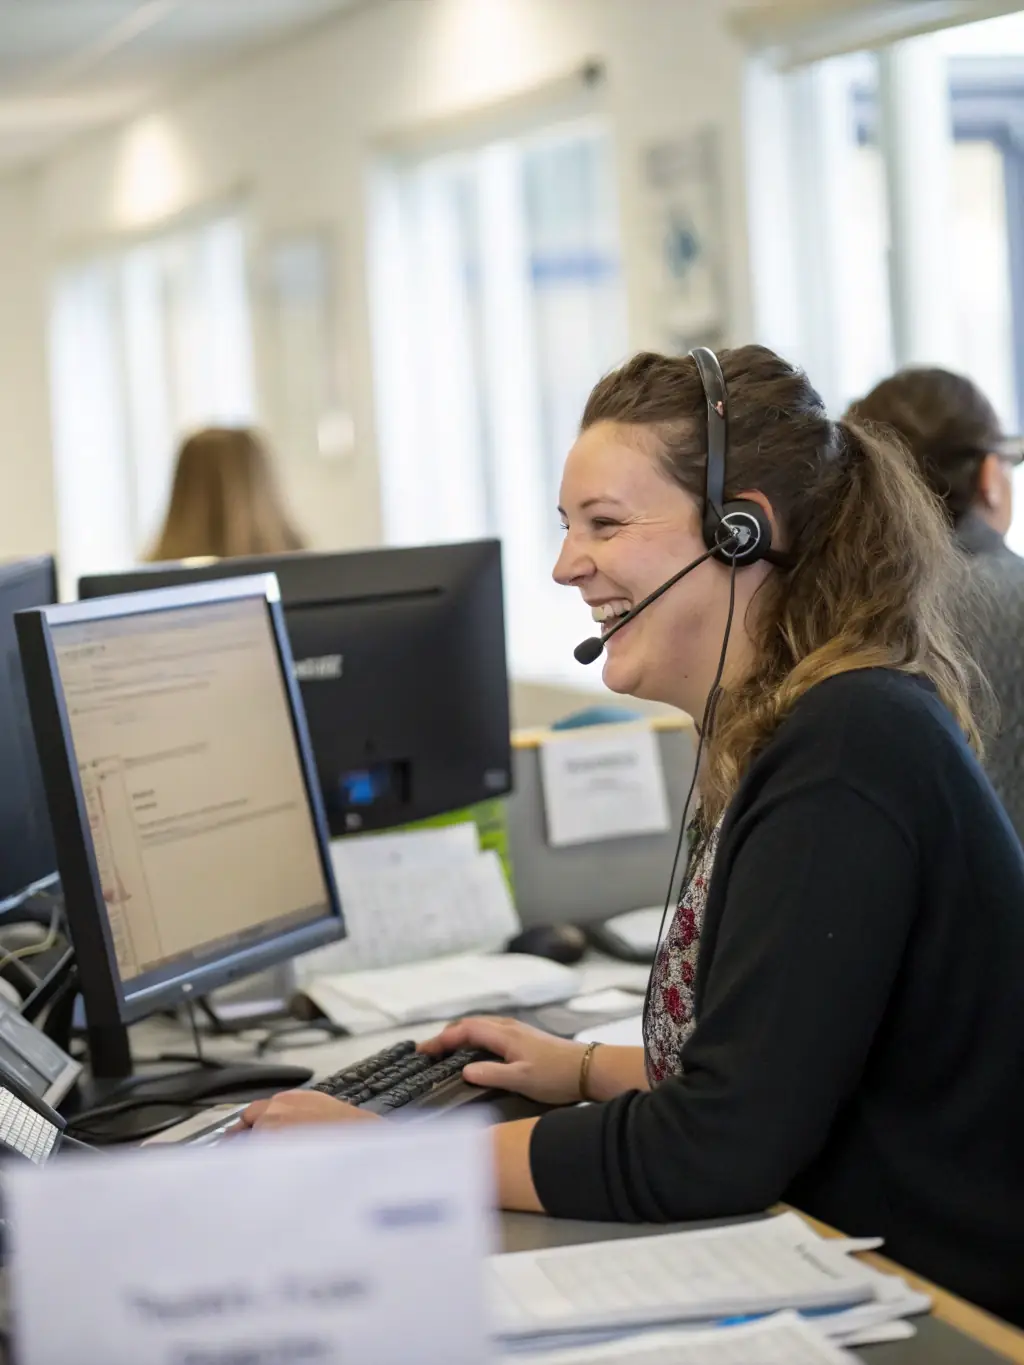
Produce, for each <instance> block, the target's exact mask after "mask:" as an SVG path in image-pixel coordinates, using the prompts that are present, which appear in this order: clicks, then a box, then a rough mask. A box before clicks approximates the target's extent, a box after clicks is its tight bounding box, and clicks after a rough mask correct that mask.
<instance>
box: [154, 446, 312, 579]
mask: <svg viewBox="0 0 1024 1365" xmlns="http://www.w3.org/2000/svg"><path fill="white" fill-rule="evenodd" d="M302 548H303V543H302V537H301V536H300V535H299V533H298V531H297V530H296V529H295V527H294V525H293V524H292V521H291V518H290V517H289V516H288V512H287V510H286V508H285V506H284V502H283V500H282V498H281V494H280V492H279V490H278V486H277V481H276V479H275V478H274V471H273V467H272V465H271V462H270V456H269V454H268V453H267V449H266V446H265V445H264V444H263V442H262V441H261V440H260V438H259V437H258V436H257V435H256V433H255V432H253V431H250V430H249V429H248V428H245V427H207V428H206V429H205V430H203V431H197V432H196V433H195V435H193V436H190V437H189V438H188V440H187V441H185V443H184V444H183V445H182V447H181V450H180V451H179V452H178V462H177V466H176V468H175V471H174V483H173V485H172V488H171V501H170V505H169V507H168V509H167V516H166V518H165V520H164V525H163V529H162V530H161V532H160V535H159V536H158V537H157V540H156V543H155V545H154V546H153V548H152V550H151V551H150V553H149V554H148V555H147V558H148V559H150V560H166V559H190V558H192V557H194V556H196V557H198V556H206V555H212V556H214V557H216V558H218V559H231V558H234V557H236V556H238V555H268V554H281V553H283V552H285V551H288V550H301V549H302Z"/></svg>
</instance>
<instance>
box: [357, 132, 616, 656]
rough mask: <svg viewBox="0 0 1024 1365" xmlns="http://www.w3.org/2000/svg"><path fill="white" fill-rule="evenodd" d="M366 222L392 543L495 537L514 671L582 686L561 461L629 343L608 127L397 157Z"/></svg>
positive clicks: (581, 625)
mask: <svg viewBox="0 0 1024 1365" xmlns="http://www.w3.org/2000/svg"><path fill="white" fill-rule="evenodd" d="M371 230H372V247H373V251H372V260H373V266H372V269H373V304H374V322H375V338H376V358H375V377H376V381H377V386H378V388H377V399H378V402H377V407H378V428H379V438H380V449H381V464H382V467H381V479H382V495H383V511H384V525H385V534H386V537H387V539H388V541H389V542H390V543H392V544H414V543H424V542H429V541H435V540H436V541H441V540H458V539H469V538H474V537H478V536H488V535H494V536H499V537H500V538H501V540H502V542H503V553H504V566H505V583H506V604H507V612H508V631H509V653H510V659H511V666H512V669H513V671H514V672H515V673H516V674H517V675H518V676H523V677H530V676H533V677H558V676H568V677H573V678H575V679H576V680H577V681H578V680H579V679H578V676H577V675H578V673H579V669H578V666H577V665H575V664H574V663H573V661H572V646H573V644H574V643H575V641H576V639H577V638H578V635H579V633H580V631H581V629H582V630H583V632H584V633H585V631H586V617H585V614H584V613H583V611H582V610H581V608H580V605H579V603H578V602H575V601H573V600H572V595H571V594H568V593H566V592H565V590H564V589H559V588H557V587H555V586H554V585H553V584H552V583H551V579H550V572H551V567H552V565H553V563H554V560H555V557H556V555H557V552H558V538H559V534H560V533H559V529H558V515H557V512H556V510H555V509H556V505H557V501H558V497H557V493H558V484H559V479H560V474H561V467H562V462H563V460H564V458H565V454H566V452H567V451H568V449H569V447H570V445H571V444H572V442H573V440H574V438H575V434H576V430H577V427H578V424H579V419H580V415H581V413H582V411H583V405H584V402H585V401H586V397H587V394H588V393H589V391H590V389H591V387H592V386H593V384H594V383H595V381H596V380H597V379H598V378H599V377H600V375H601V374H602V373H603V372H604V371H605V370H607V369H608V368H610V367H611V366H612V365H613V364H615V363H616V362H617V361H619V360H620V359H622V357H623V356H624V354H625V351H626V344H627V343H626V323H625V306H624V298H623V286H622V277H621V269H620V261H619V250H618V235H617V216H616V208H615V191H614V172H613V167H612V151H611V145H610V139H609V136H608V134H607V131H606V129H605V128H604V126H603V125H602V124H601V123H600V122H599V121H597V120H592V119H586V120H577V121H573V122H569V123H564V124H560V125H557V126H554V127H548V128H543V129H539V130H536V131H532V132H529V133H527V134H520V135H518V136H516V137H508V138H503V139H499V140H494V141H488V142H485V143H482V144H478V145H473V146H469V147H463V148H460V149H458V150H454V151H446V152H443V153H438V154H436V155H426V156H419V157H415V158H401V159H393V160H390V161H389V162H388V163H387V164H385V165H382V166H381V167H380V168H379V175H378V177H377V182H376V194H375V196H374V203H373V216H372V224H371Z"/></svg>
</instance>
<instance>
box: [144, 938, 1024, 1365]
mask: <svg viewBox="0 0 1024 1365" xmlns="http://www.w3.org/2000/svg"><path fill="white" fill-rule="evenodd" d="M577 970H578V972H579V974H580V981H579V989H580V991H581V993H582V992H586V991H592V990H601V989H603V988H604V987H606V986H620V987H625V988H629V989H634V990H638V991H642V990H643V987H644V984H645V983H646V979H647V968H646V967H642V966H632V965H628V964H625V963H622V962H614V961H612V960H611V959H608V958H601V957H599V956H597V955H596V954H595V955H592V956H591V957H589V958H588V959H587V960H586V961H585V962H584V963H583V964H581V966H580V967H579V968H578V969H577ZM584 1023H585V1020H582V1021H581V1027H582V1026H583V1024H584ZM436 1032H437V1025H435V1024H421V1025H418V1026H415V1027H408V1026H407V1027H405V1028H401V1029H395V1030H392V1031H391V1032H388V1033H375V1034H372V1035H366V1036H363V1037H359V1038H339V1039H333V1040H331V1041H330V1042H329V1043H325V1044H322V1045H319V1046H308V1045H307V1046H301V1045H300V1046H297V1047H294V1048H288V1049H287V1050H285V1049H284V1048H282V1049H279V1050H275V1051H274V1052H271V1053H269V1054H267V1057H266V1060H271V1059H274V1060H278V1061H282V1062H291V1063H295V1064H296V1065H299V1066H308V1067H309V1068H311V1069H312V1070H313V1071H314V1073H315V1074H316V1076H318V1077H323V1076H326V1075H329V1074H330V1073H331V1072H333V1071H338V1070H340V1069H342V1068H343V1067H346V1066H349V1065H351V1064H352V1063H353V1062H356V1061H359V1060H360V1059H361V1058H363V1057H366V1056H368V1055H369V1054H370V1053H373V1052H375V1051H377V1050H378V1049H380V1048H382V1047H387V1046H388V1045H389V1044H390V1043H393V1042H396V1041H398V1040H399V1039H401V1038H415V1039H417V1040H419V1039H423V1038H429V1037H430V1036H432V1034H434V1033H436ZM187 1036H188V1035H187V1031H186V1030H185V1029H184V1026H183V1025H181V1024H177V1023H175V1022H173V1021H171V1020H164V1019H160V1020H158V1019H152V1020H147V1021H146V1022H145V1023H143V1024H140V1025H137V1026H136V1027H135V1028H133V1029H132V1046H133V1051H134V1052H135V1054H136V1055H137V1057H138V1058H140V1059H141V1058H146V1057H154V1056H156V1055H157V1054H158V1053H160V1052H161V1051H165V1050H166V1051H177V1052H179V1053H180V1052H182V1051H187V1050H190V1043H185V1042H184V1039H185V1038H186V1037H187ZM253 1036H257V1035H255V1034H254V1035H253ZM207 1045H208V1050H209V1052H210V1053H211V1055H216V1056H218V1057H223V1058H225V1059H228V1058H232V1059H239V1060H241V1059H246V1060H252V1058H253V1044H252V1041H251V1039H249V1040H248V1041H247V1040H246V1039H245V1038H244V1036H243V1037H230V1036H227V1037H223V1038H221V1037H217V1038H210V1039H208V1041H207ZM661 1231H665V1229H664V1228H662V1227H656V1226H650V1225H640V1226H637V1225H633V1224H621V1223H586V1222H577V1221H573V1220H569V1219H558V1218H546V1217H542V1216H538V1215H535V1214H521V1213H503V1214H502V1215H501V1233H502V1239H503V1243H504V1249H505V1250H506V1251H527V1250H532V1249H536V1248H541V1247H548V1246H564V1245H566V1244H568V1243H573V1242H590V1241H598V1240H611V1239H614V1238H621V1237H637V1236H650V1235H653V1234H656V1233H658V1232H661ZM868 1259H871V1258H868ZM878 1259H879V1260H880V1258H878ZM883 1268H885V1269H889V1270H892V1269H895V1270H897V1271H899V1273H901V1274H905V1273H906V1272H905V1271H903V1270H902V1268H900V1267H892V1266H890V1265H888V1264H886V1265H884V1266H883ZM916 1326H917V1335H916V1336H915V1337H913V1338H911V1340H909V1341H904V1342H897V1343H893V1344H890V1345H886V1346H874V1347H871V1348H868V1349H865V1350H863V1351H862V1352H861V1353H860V1354H861V1356H862V1358H863V1359H864V1361H865V1362H867V1363H868V1365H995V1362H996V1361H999V1360H1007V1359H1009V1360H1013V1361H1016V1362H1018V1363H1019V1365H1024V1332H1018V1331H1016V1330H1014V1329H1013V1328H1009V1327H1006V1326H1004V1324H1002V1323H999V1322H997V1321H996V1320H995V1319H993V1318H990V1317H988V1315H987V1314H984V1313H982V1312H980V1310H977V1309H974V1308H973V1307H971V1305H969V1304H965V1303H963V1302H962V1301H960V1300H957V1299H955V1298H954V1297H953V1296H952V1295H946V1294H944V1293H942V1291H938V1293H937V1297H936V1308H935V1311H934V1312H933V1314H932V1316H930V1317H928V1318H918V1319H916Z"/></svg>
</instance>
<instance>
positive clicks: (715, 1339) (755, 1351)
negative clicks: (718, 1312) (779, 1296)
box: [530, 1313, 853, 1365]
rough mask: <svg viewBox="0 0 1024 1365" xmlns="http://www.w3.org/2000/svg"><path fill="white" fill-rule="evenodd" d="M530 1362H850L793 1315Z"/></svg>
mask: <svg viewBox="0 0 1024 1365" xmlns="http://www.w3.org/2000/svg"><path fill="white" fill-rule="evenodd" d="M530 1359H531V1361H533V1363H534V1365H851V1362H852V1361H853V1357H852V1356H850V1355H848V1354H847V1352H846V1351H844V1350H842V1349H841V1348H840V1347H838V1346H836V1345H834V1344H833V1343H832V1342H831V1341H829V1340H828V1339H827V1338H826V1337H824V1336H822V1334H821V1333H820V1332H818V1331H816V1330H815V1328H814V1327H812V1326H811V1325H810V1324H809V1323H807V1322H805V1321H804V1320H803V1319H802V1318H800V1317H798V1316H797V1314H795V1313H779V1314H776V1315H775V1316H774V1317H770V1318H764V1319H762V1320H761V1321H759V1322H751V1323H743V1324H741V1325H739V1326H736V1327H712V1328H698V1329H693V1328H689V1329H687V1328H675V1329H672V1330H670V1331H659V1332H652V1333H650V1334H645V1335H641V1336H631V1337H629V1338H627V1339H626V1340H625V1341H613V1342H607V1343H602V1344H599V1345H592V1346H581V1347H576V1348H574V1349H571V1350H567V1351H566V1350H560V1351H559V1350H556V1351H551V1352H548V1351H545V1352H543V1353H542V1354H540V1355H533V1354H531V1356H530Z"/></svg>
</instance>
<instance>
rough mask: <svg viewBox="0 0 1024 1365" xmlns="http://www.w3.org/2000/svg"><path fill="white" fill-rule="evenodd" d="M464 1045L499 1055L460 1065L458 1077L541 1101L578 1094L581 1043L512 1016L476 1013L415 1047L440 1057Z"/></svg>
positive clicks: (561, 1101)
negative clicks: (537, 1027)
mask: <svg viewBox="0 0 1024 1365" xmlns="http://www.w3.org/2000/svg"><path fill="white" fill-rule="evenodd" d="M464 1047H473V1048H483V1049H485V1050H486V1051H488V1052H493V1053H495V1054H496V1055H497V1056H498V1057H500V1058H501V1059H502V1060H501V1061H500V1062H471V1063H470V1064H469V1065H468V1066H466V1067H464V1068H463V1072H462V1075H463V1079H464V1080H467V1081H469V1082H470V1083H471V1084H473V1085H481V1086H489V1087H493V1088H494V1089H496V1090H512V1091H515V1093H516V1094H518V1095H525V1096H526V1097H527V1099H531V1100H539V1101H540V1102H541V1103H543V1104H573V1103H575V1102H576V1101H577V1100H578V1099H579V1098H580V1063H581V1062H582V1060H583V1053H584V1051H585V1044H583V1043H574V1042H571V1041H570V1040H568V1039H565V1038H553V1037H552V1036H551V1034H550V1033H542V1032H541V1031H540V1029H535V1028H530V1026H529V1025H528V1024H521V1023H519V1021H518V1020H516V1019H499V1018H494V1017H492V1016H480V1017H476V1018H471V1019H459V1020H457V1021H456V1022H455V1023H454V1024H449V1025H448V1027H447V1028H446V1029H445V1030H444V1031H443V1033H439V1034H438V1035H437V1037H436V1038H431V1039H429V1040H428V1041H427V1042H425V1043H420V1045H419V1050H420V1052H427V1053H430V1054H431V1055H433V1056H440V1055H441V1054H443V1053H447V1052H457V1051H458V1050H459V1049H460V1048H464Z"/></svg>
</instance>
